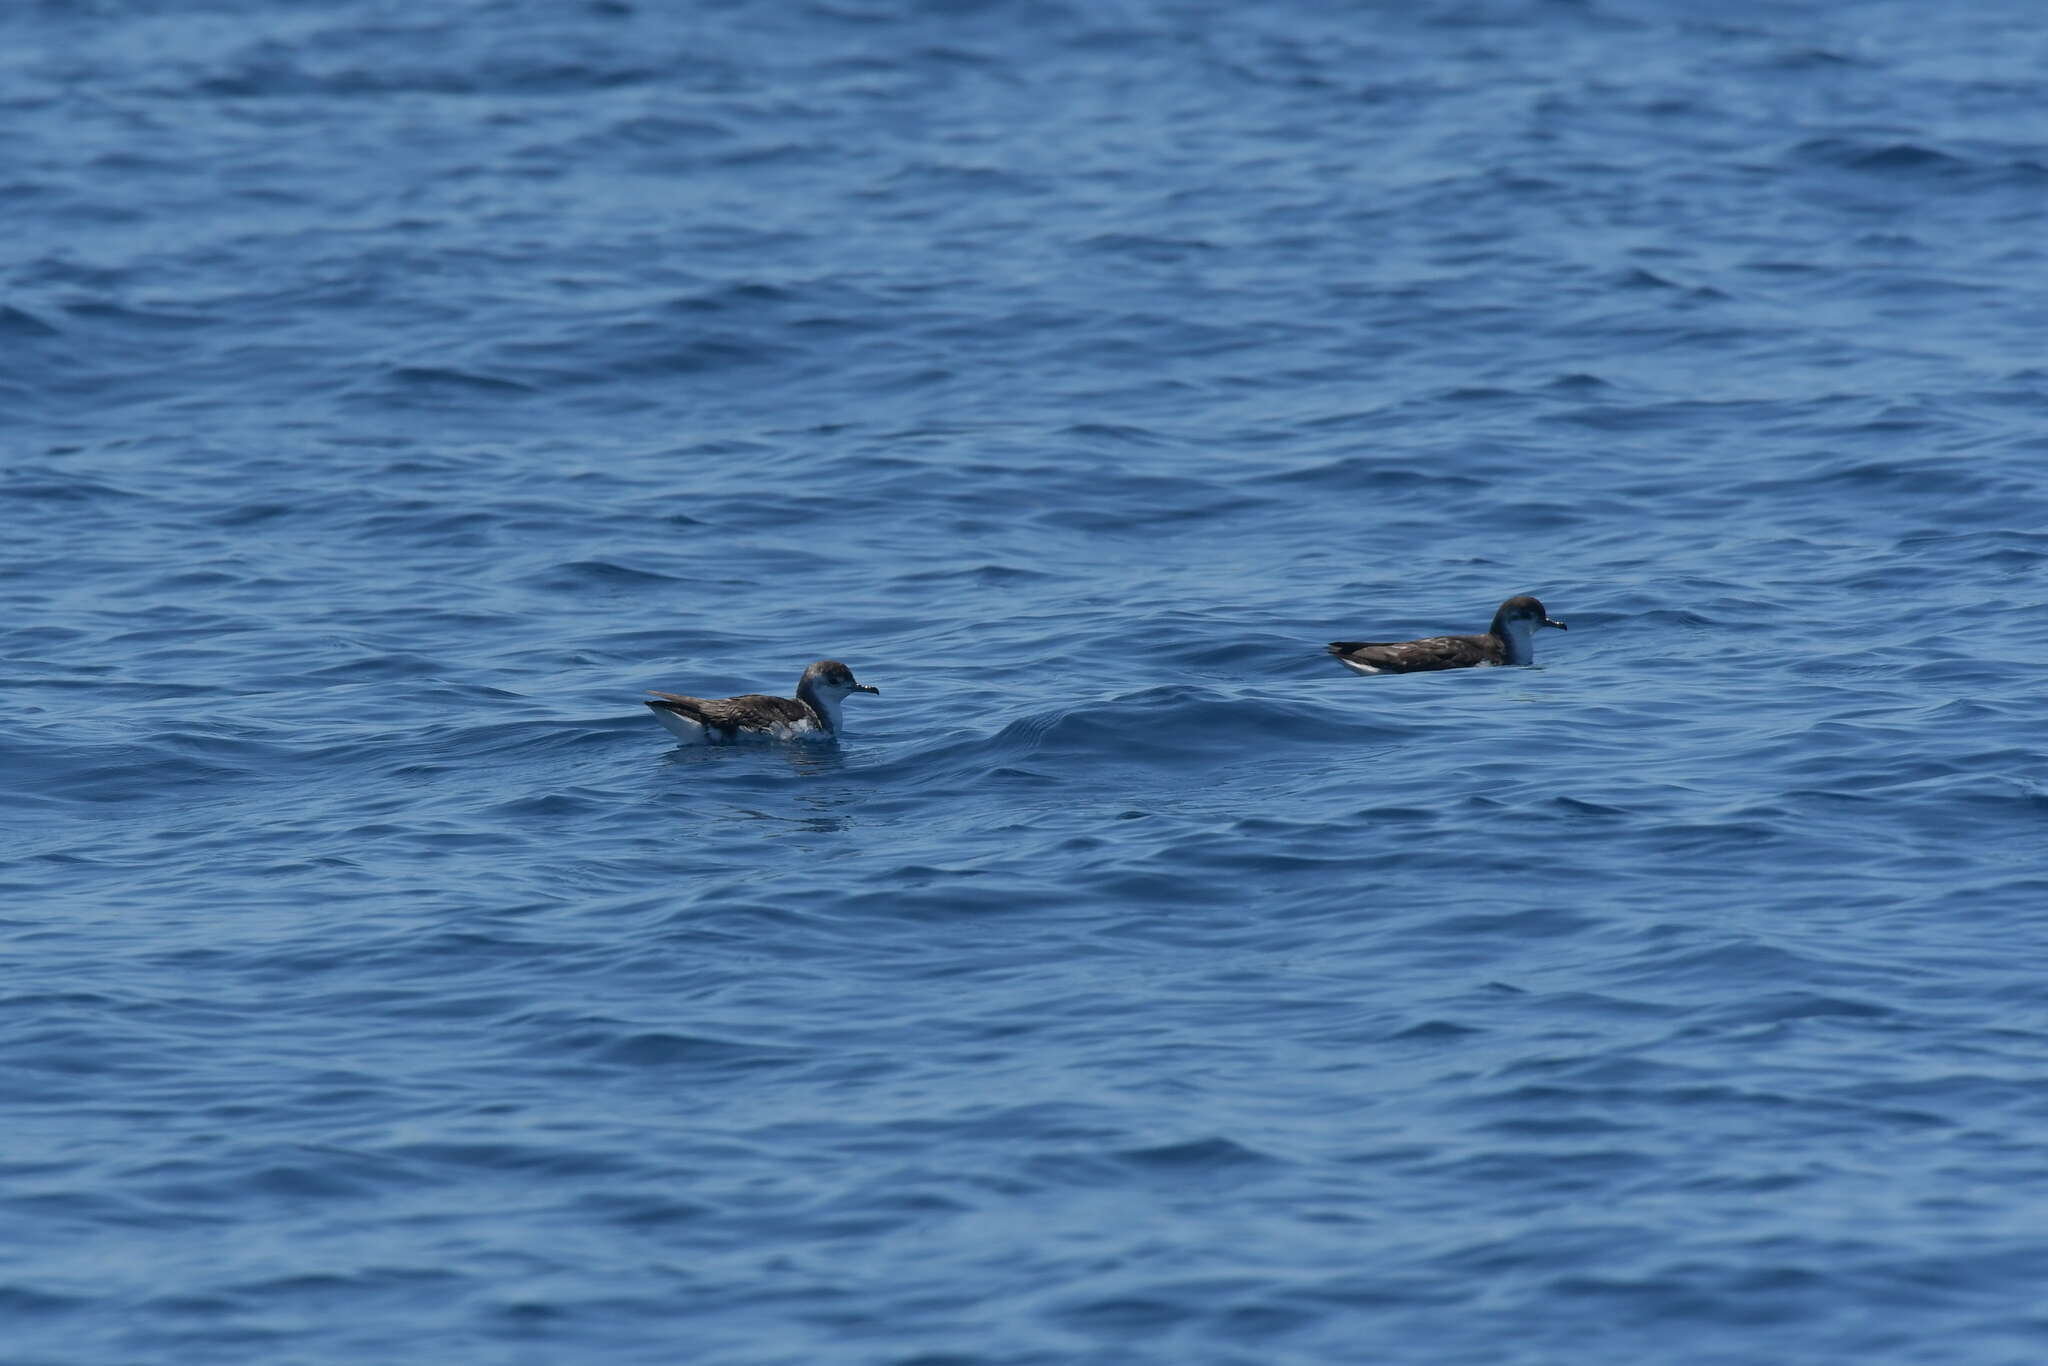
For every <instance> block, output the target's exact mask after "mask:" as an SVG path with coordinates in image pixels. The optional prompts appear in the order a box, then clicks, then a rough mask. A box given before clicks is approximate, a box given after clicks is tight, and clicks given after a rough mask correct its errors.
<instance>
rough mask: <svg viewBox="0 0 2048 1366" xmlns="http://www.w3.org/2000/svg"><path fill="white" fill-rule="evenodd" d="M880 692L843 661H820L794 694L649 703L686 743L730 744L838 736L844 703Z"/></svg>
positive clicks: (672, 696)
mask: <svg viewBox="0 0 2048 1366" xmlns="http://www.w3.org/2000/svg"><path fill="white" fill-rule="evenodd" d="M650 691H652V689H650ZM881 691H882V690H881V689H880V688H871V687H869V686H868V685H867V684H865V683H860V682H856V681H855V680H854V677H853V670H851V669H849V668H847V667H846V666H845V665H844V664H841V663H840V662H839V661H838V660H836V659H821V660H819V661H818V662H817V663H815V664H813V665H811V667H810V668H808V669H805V670H804V675H803V677H802V678H799V679H798V680H797V681H796V696H795V697H793V698H792V697H769V696H767V695H766V694H765V693H746V694H743V695H742V696H739V697H686V696H684V695H683V694H681V693H673V692H656V693H655V694H654V696H655V698H656V700H655V701H652V702H649V703H648V704H647V706H648V709H649V710H651V711H652V712H653V713H654V719H655V720H657V721H659V722H661V724H662V725H664V726H666V727H667V728H668V729H669V730H671V731H673V732H674V733H675V736H676V738H677V739H679V740H681V741H682V742H683V743H684V744H686V745H726V744H731V743H732V742H733V741H735V740H742V739H760V740H830V739H832V738H834V737H835V736H837V735H838V734H839V726H840V717H839V704H840V703H842V702H844V701H845V700H846V697H847V695H848V694H849V693H857V692H864V693H873V694H875V695H877V696H879V695H880V694H881Z"/></svg>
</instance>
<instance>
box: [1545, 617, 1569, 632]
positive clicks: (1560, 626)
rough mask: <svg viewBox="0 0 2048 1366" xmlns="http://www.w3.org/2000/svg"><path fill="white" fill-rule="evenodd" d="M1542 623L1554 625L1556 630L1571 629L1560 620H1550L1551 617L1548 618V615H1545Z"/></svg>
mask: <svg viewBox="0 0 2048 1366" xmlns="http://www.w3.org/2000/svg"><path fill="white" fill-rule="evenodd" d="M1543 625H1545V626H1555V627H1556V628H1557V629H1558V630H1560V631H1569V630H1570V629H1571V627H1569V626H1567V625H1565V624H1564V623H1563V622H1561V621H1552V620H1551V619H1550V618H1549V617H1545V618H1544V619H1543Z"/></svg>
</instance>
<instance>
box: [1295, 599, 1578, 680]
mask: <svg viewBox="0 0 2048 1366" xmlns="http://www.w3.org/2000/svg"><path fill="white" fill-rule="evenodd" d="M1539 626H1555V627H1556V628H1557V629H1558V630H1560V631H1562V630H1564V629H1565V625H1564V623H1563V622H1561V621H1552V620H1551V619H1550V614H1549V613H1548V612H1546V611H1544V610H1543V604H1542V603H1540V602H1538V601H1536V599H1534V598H1532V597H1529V596H1528V595H1527V594H1524V595H1522V596H1521V597H1515V598H1509V599H1508V600H1507V601H1506V602H1504V603H1502V604H1501V605H1500V610H1499V611H1498V612H1495V613H1494V614H1493V625H1491V626H1489V627H1488V628H1487V629H1486V634H1485V635H1483V636H1431V637H1429V638H1428V639H1427V640H1402V641H1382V640H1339V641H1335V642H1333V643H1332V644H1331V645H1330V653H1331V654H1333V655H1335V656H1337V662H1338V663H1339V664H1342V665H1343V666H1344V667H1345V668H1347V669H1355V670H1357V671H1358V672H1359V673H1362V674H1412V673H1422V672H1425V671H1427V670H1430V669H1469V668H1474V667H1483V666H1486V665H1491V664H1534V663H1535V662H1536V642H1535V639H1534V637H1535V635H1536V628H1537V627H1539Z"/></svg>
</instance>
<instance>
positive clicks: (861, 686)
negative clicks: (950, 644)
mask: <svg viewBox="0 0 2048 1366" xmlns="http://www.w3.org/2000/svg"><path fill="white" fill-rule="evenodd" d="M1551 624H1552V625H1553V626H1554V625H1556V624H1557V623H1555V622H1552V623H1551ZM853 690H854V691H855V692H871V693H873V694H874V695H875V696H877V697H880V696H881V695H882V690H881V689H880V688H871V687H869V686H868V685H867V684H865V683H856V684H854V685H853Z"/></svg>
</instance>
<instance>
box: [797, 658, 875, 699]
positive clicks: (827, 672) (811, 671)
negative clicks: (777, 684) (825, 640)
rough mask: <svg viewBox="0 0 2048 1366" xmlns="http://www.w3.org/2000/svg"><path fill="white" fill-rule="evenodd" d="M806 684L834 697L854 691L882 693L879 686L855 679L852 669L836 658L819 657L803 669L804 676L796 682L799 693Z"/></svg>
mask: <svg viewBox="0 0 2048 1366" xmlns="http://www.w3.org/2000/svg"><path fill="white" fill-rule="evenodd" d="M806 684H808V685H809V686H810V687H813V688H815V689H817V690H818V691H819V692H821V693H825V694H828V695H830V696H831V697H833V698H835V699H836V698H840V697H844V696H846V695H847V694H848V693H856V692H865V693H873V694H874V695H875V696H877V697H880V696H881V695H882V690H881V689H880V688H870V687H869V686H868V685H867V684H865V683H861V682H857V681H855V679H854V676H853V670H851V669H849V668H847V667H846V666H845V665H844V664H841V663H840V662H839V661H838V660H836V659H821V660H819V661H818V662H817V663H816V664H813V665H811V667H810V668H808V669H805V670H804V676H803V677H802V678H801V679H800V680H798V682H797V692H798V693H799V694H801V693H802V692H803V690H804V687H805V685H806Z"/></svg>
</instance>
